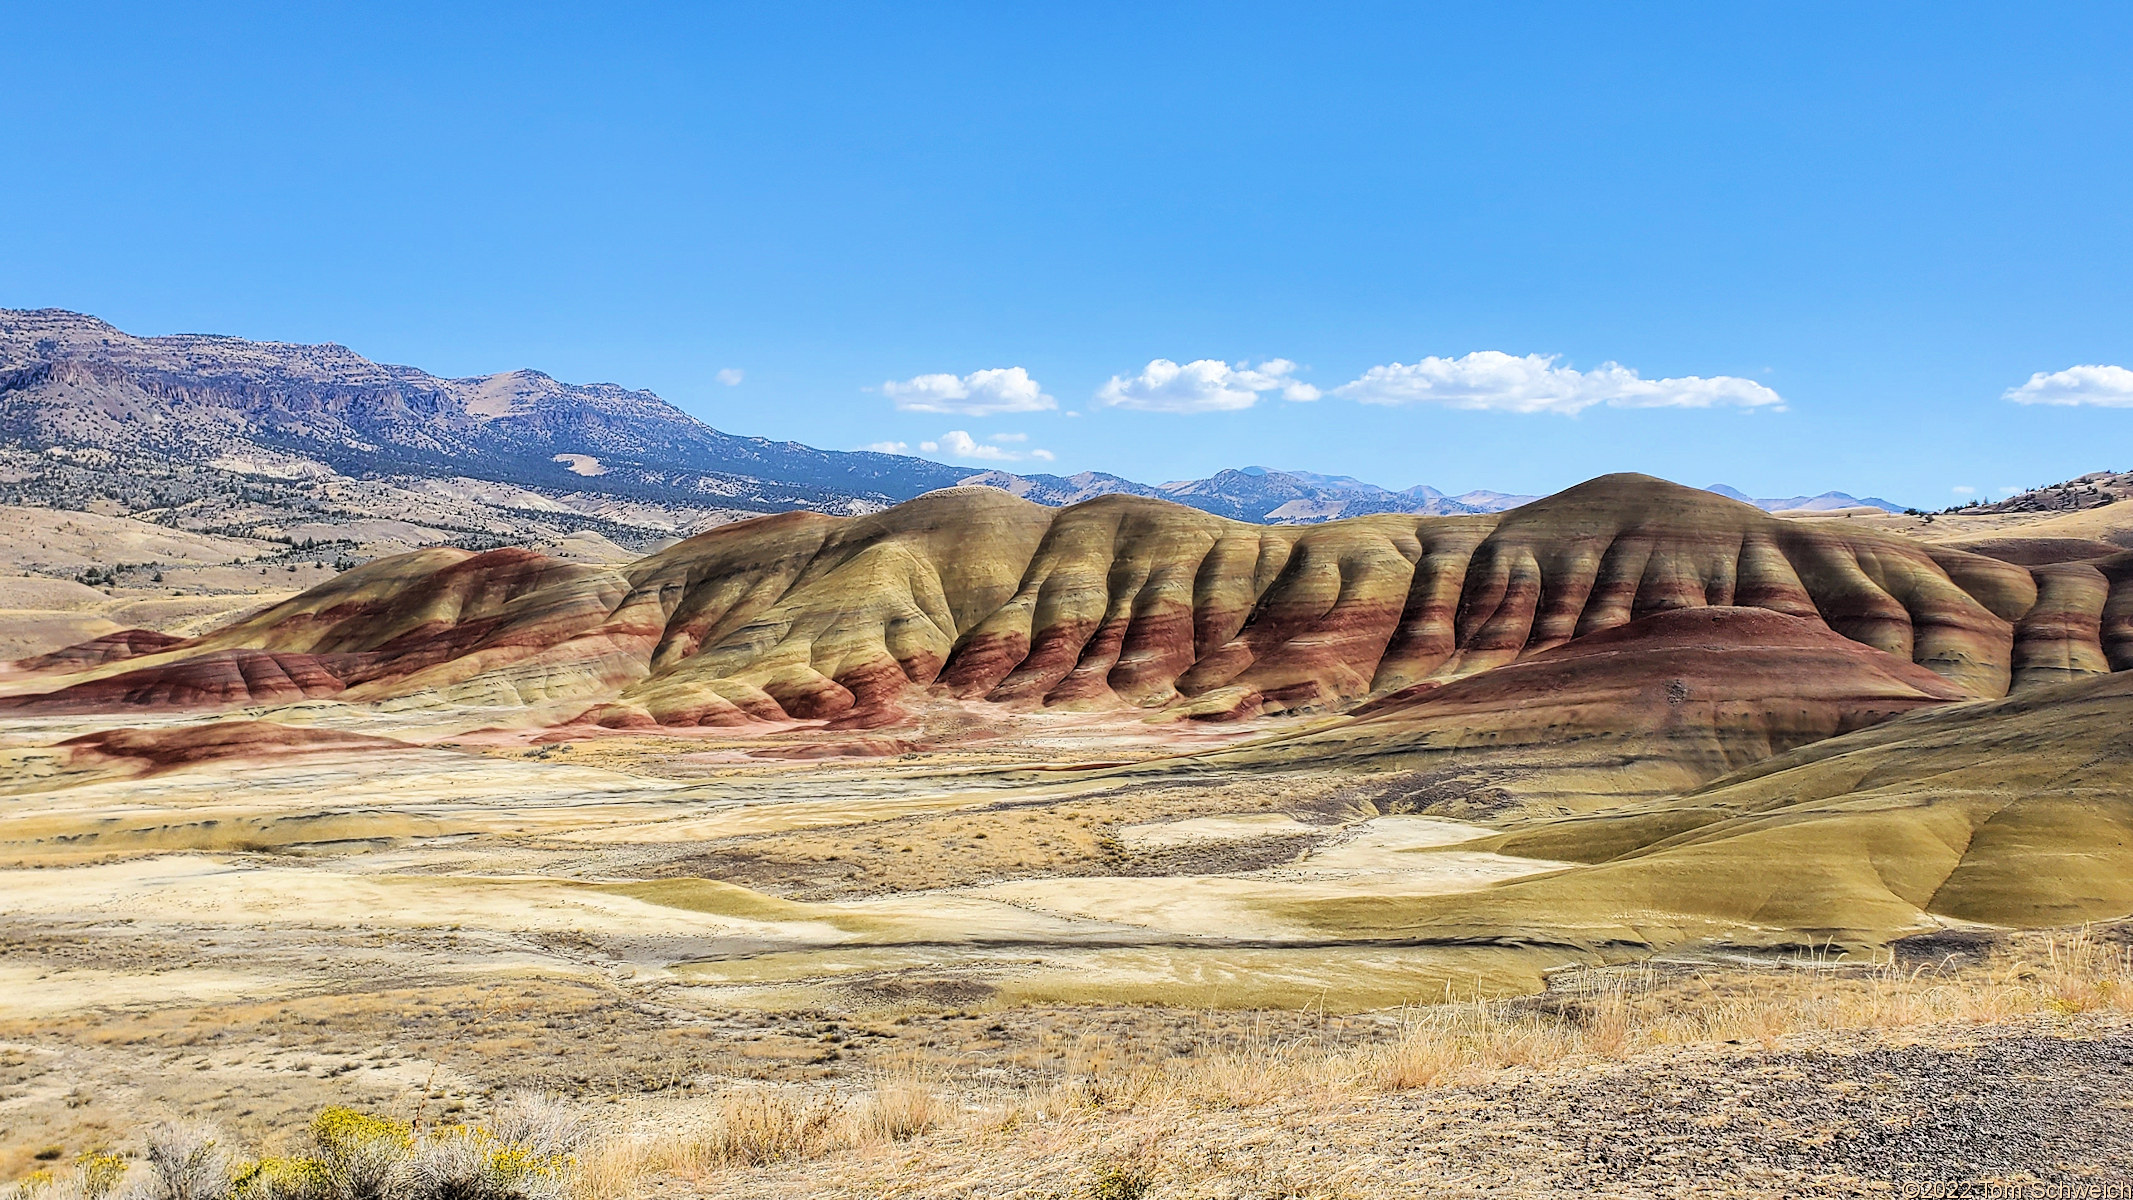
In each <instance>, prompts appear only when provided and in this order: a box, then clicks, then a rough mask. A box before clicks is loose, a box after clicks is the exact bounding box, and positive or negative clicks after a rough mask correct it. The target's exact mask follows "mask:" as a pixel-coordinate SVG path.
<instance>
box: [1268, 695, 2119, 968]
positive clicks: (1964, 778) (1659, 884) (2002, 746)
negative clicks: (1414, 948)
mask: <svg viewBox="0 0 2133 1200" xmlns="http://www.w3.org/2000/svg"><path fill="white" fill-rule="evenodd" d="M2129 709H2133V675H2127V674H2123V673H2121V674H2115V675H2110V676H2100V677H2091V678H2088V679H2085V680H2080V681H2076V682H2071V683H2066V684H2061V685H2058V686H2054V687H2045V688H2038V689H2035V690H2032V691H2027V692H2024V693H2023V694H2021V695H2019V696H2015V697H2012V698H2009V699H2005V700H2000V701H1996V702H1992V703H1988V704H1966V705H1957V706H1950V707H1946V708H1941V709H1935V710H1928V711H1923V712H1919V713H1915V714H1913V715H1910V716H1908V717H1904V718H1902V719H1900V720H1894V721H1890V722H1888V723H1886V724H1883V725H1879V726H1876V727H1874V728H1872V729H1868V730H1863V731H1860V732H1856V733H1852V734H1849V735H1847V736H1843V737H1837V738H1831V739H1829V740H1827V741H1822V742H1817V743H1815V744H1814V745H1812V746H1808V747H1805V748H1803V749H1799V750H1795V751H1793V752H1791V753H1789V754H1784V755H1780V756H1778V757H1775V758H1772V759H1769V760H1767V761H1765V762H1762V763H1759V764H1756V765H1755V766H1752V767H1749V768H1747V769H1746V770H1743V771H1740V772H1738V773H1736V774H1733V775H1729V776H1726V777H1724V778H1721V779H1718V780H1714V781H1712V782H1710V783H1709V784H1708V785H1707V786H1704V787H1702V788H1700V789H1696V790H1694V791H1691V792H1689V793H1687V794H1685V795H1681V796H1678V797H1668V798H1665V799H1659V800H1654V801H1651V802H1649V803H1646V804H1643V805H1633V806H1629V807H1626V808H1619V809H1615V810H1612V811H1607V812H1601V813H1593V814H1590V815H1580V816H1572V817H1567V818H1560V819H1554V820H1545V821H1537V822H1530V823H1528V824H1526V825H1524V826H1522V827H1519V828H1517V829H1514V830H1512V831H1510V832H1508V833H1506V834H1504V835H1501V836H1499V837H1494V838H1489V839H1484V840H1483V841H1480V842H1476V843H1470V844H1469V846H1468V848H1471V849H1495V850H1500V851H1502V852H1504V853H1509V854H1517V855H1526V856H1532V857H1535V858H1546V859H1554V860H1558V861H1570V862H1579V863H1587V864H1591V865H1590V866H1587V867H1583V868H1579V869H1574V870H1568V871H1561V872H1557V873H1554V874H1549V875H1543V876H1537V877H1534V878H1531V879H1524V880H1516V881H1513V882H1510V883H1506V884H1503V885H1501V886H1498V887H1495V888H1491V889H1488V890H1486V891H1482V892H1476V893H1471V894H1468V895H1465V896H1458V897H1447V898H1442V899H1420V900H1386V901H1369V902H1364V903H1363V904H1362V905H1356V904H1347V905H1334V904H1319V903H1313V904H1307V905H1303V906H1300V908H1298V909H1296V910H1294V911H1289V912H1287V913H1285V915H1289V916H1292V917H1300V918H1303V919H1307V920H1312V921H1315V922H1317V923H1319V924H1322V925H1324V926H1326V927H1328V928H1339V929H1344V930H1353V929H1355V928H1357V927H1358V926H1359V925H1360V926H1367V927H1369V928H1371V929H1372V930H1373V931H1375V932H1376V933H1377V934H1378V935H1379V936H1384V937H1392V938H1413V939H1423V940H1437V939H1454V940H1461V941H1467V940H1477V941H1487V940H1491V939H1498V938H1520V937H1527V936H1530V931H1531V930H1533V929H1536V928H1547V929H1549V930H1551V931H1552V933H1551V936H1553V937H1555V938H1558V939H1560V940H1561V941H1563V942H1566V943H1569V944H1575V945H1585V946H1607V945H1613V946H1629V947H1664V946H1672V945H1681V944H1685V943H1695V942H1701V943H1706V944H1709V943H1718V944H1722V945H1723V944H1733V945H1740V946H1749V947H1754V946H1768V945H1785V946H1799V945H1802V944H1806V943H1814V944H1823V943H1825V942H1834V943H1836V944H1839V945H1862V944H1868V945H1870V944H1878V943H1883V942H1886V941H1888V940H1890V939H1891V938H1895V937H1900V936H1903V935H1906V934H1911V933H1917V932H1920V931H1931V930H1936V929H1943V928H1946V926H1947V924H1948V923H1950V922H1982V923H1985V924H1987V925H1999V926H2017V927H2021V926H2043V925H2061V924H2072V923H2078V922H2081V921H2089V920H2109V919H2115V918H2119V917H2122V916H2124V914H2125V913H2126V911H2127V909H2128V908H2129V907H2133V806H2129V805H2128V804H2127V802H2126V795H2125V781H2126V779H2127V777H2128V773H2129V771H2133V750H2129V748H2128V745H2127V742H2126V739H2125V736H2124V734H2125V728H2126V718H2127V714H2128V711H2129Z"/></svg>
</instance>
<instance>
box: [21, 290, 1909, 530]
mask: <svg viewBox="0 0 2133 1200" xmlns="http://www.w3.org/2000/svg"><path fill="white" fill-rule="evenodd" d="M336 478H338V479H358V480H359V479H371V478H382V479H388V480H397V481H409V480H414V481H440V480H441V481H451V480H464V481H471V482H473V483H476V484H481V483H487V484H494V485H503V486H507V487H510V488H516V489H522V490H524V491H526V492H527V493H528V495H529V497H530V499H528V500H527V501H526V503H530V504H531V505H532V507H533V508H534V509H536V510H541V511H544V512H547V511H551V510H554V509H556V508H557V507H558V504H560V505H561V507H562V508H564V509H576V510H586V509H592V508H599V507H602V505H601V504H600V502H599V501H598V500H596V499H588V498H589V497H590V498H597V497H611V498H616V499H619V500H621V501H626V502H630V503H636V504H640V505H641V504H653V505H659V506H665V507H666V508H668V509H670V510H676V516H675V517H673V518H672V519H667V520H652V521H651V522H650V524H648V525H646V524H639V525H632V524H630V523H628V522H624V523H620V524H617V523H615V522H611V521H604V522H600V523H596V524H593V525H588V526H587V529H588V530H589V531H591V532H597V533H600V534H602V535H603V536H609V537H614V538H617V539H620V540H621V542H623V543H624V544H628V545H632V546H634V547H636V548H640V549H641V548H647V547H649V546H651V545H653V544H656V542H657V541H658V540H659V539H660V538H662V537H666V536H671V532H670V531H671V530H674V529H676V528H679V529H680V531H682V532H691V531H693V528H692V526H693V527H697V528H700V527H701V523H702V522H704V521H716V520H722V519H732V518H733V517H734V516H738V515H740V514H745V513H751V512H754V513H760V512H785V511H816V512H829V513H846V514H860V513H866V512H875V511H880V510H882V509H884V508H887V507H889V506H891V505H893V504H897V503H901V502H903V501H906V500H910V499H913V498H916V497H917V496H920V495H923V494H925V493H926V492H929V491H933V490H935V489H938V488H943V487H954V486H964V485H972V486H984V487H994V488H999V489H1001V490H1004V491H1007V492H1009V493H1010V494H1013V495H1017V496H1021V497H1023V498H1025V499H1029V500H1033V501H1036V502H1038V503H1041V504H1046V505H1049V506H1052V507H1059V506H1063V505H1067V504H1074V503H1079V502H1081V501H1084V500H1088V499H1091V498H1093V497H1096V496H1100V495H1112V494H1124V495H1135V496H1144V497H1149V498H1159V499H1166V500H1171V501H1174V502H1176V503H1180V504H1184V505H1186V506H1188V507H1192V508H1197V509H1199V510H1201V511H1203V512H1209V513H1213V514H1215V515H1217V516H1222V517H1227V518H1230V519H1232V520H1241V521H1248V522H1254V523H1262V522H1263V523H1272V524H1314V523H1318V522H1323V521H1327V520H1333V519H1338V518H1343V517H1354V516H1362V515H1368V514H1371V513H1412V514H1424V515H1449V514H1462V513H1465V514H1472V513H1486V512H1501V511H1504V510H1506V509H1509V508H1512V507H1515V506H1517V505H1519V504H1523V503H1527V502H1530V501H1531V500H1533V499H1534V498H1535V497H1532V496H1524V495H1512V494H1507V493H1502V492H1493V491H1479V490H1477V491H1470V492H1467V493H1464V494H1462V495H1458V496H1449V495H1446V494H1445V493H1443V492H1441V491H1439V490H1438V489H1436V488H1433V487H1429V486H1427V485H1417V486H1414V487H1410V488H1407V489H1404V490H1400V491H1394V490H1392V489H1388V488H1383V487H1379V486H1377V485H1375V484H1370V483H1366V482H1364V481H1362V480H1358V479H1354V478H1352V477H1349V476H1337V475H1323V474H1317V473H1314V472H1309V471H1277V470H1270V469H1267V468H1264V467H1244V468H1235V469H1230V470H1224V471H1220V472H1217V473H1216V474H1214V475H1212V476H1209V477H1208V478H1205V479H1195V480H1179V481H1173V482H1167V483H1161V484H1154V485H1150V484H1143V483H1138V482H1136V481H1133V480H1129V479H1126V478H1124V477H1122V476H1118V475H1113V474H1108V473H1105V472H1097V471H1085V472H1081V473H1078V474H1075V475H1071V476H1057V475H1046V474H1032V475H1017V474H1013V473H1010V472H1006V471H973V470H972V469H970V468H966V467H956V466H952V465H948V464H943V463H936V462H932V461H930V460H927V459H922V458H914V457H910V456H906V455H898V454H885V453H881V452H877V451H867V450H851V451H840V450H822V449H817V448H815V447H812V446H808V445H805V444H803V443H800V442H794V441H775V440H772V439H768V438H760V437H749V436H744V435H737V434H730V433H725V432H722V431H720V430H718V429H715V428H713V427H712V426H710V425H708V424H706V423H704V422H703V421H701V420H699V419H697V418H695V417H693V416H691V415H689V414H688V413H686V412H684V411H682V410H681V409H679V408H677V407H675V406H674V405H672V404H670V403H668V402H666V401H665V400H662V399H660V398H659V396H657V395H656V394H655V393H653V392H651V391H648V390H644V389H631V388H625V387H622V386H620V385H617V384H611V383H592V384H570V383H564V382H561V381H559V380H557V379H555V378H554V377H553V376H550V375H548V374H546V373H544V372H541V371H538V370H534V369H532V368H520V369H517V370H511V371H503V372H497V373H495V374H490V375H475V376H466V377H460V378H446V377H442V376H437V375H433V374H430V373H429V372H427V371H423V370H421V369H420V368H416V367H410V366H402V365H396V364H390V363H379V362H376V361H373V360H371V359H368V358H365V357H364V356H362V355H360V354H358V353H356V352H355V351H353V350H351V349H349V348H348V347H346V346H343V345H340V344H338V343H333V342H326V343H318V344H300V343H292V342H271V341H253V340H250V339H246V338H241V337H235V336H231V335H225V334H170V335H163V336H158V337H149V338H143V337H136V336H134V335H131V334H127V333H125V332H123V331H121V330H119V329H118V328H116V327H115V326H113V325H111V324H109V323H108V322H105V321H103V320H101V319H99V318H97V317H94V316H90V315H87V314H82V313H75V312H72V311H69V310H65V309H53V308H46V309H0V490H7V496H6V497H0V498H8V499H13V500H16V501H17V502H31V503H37V502H39V501H42V502H44V503H47V504H51V503H53V502H54V501H55V500H61V501H65V503H66V504H67V506H74V507H79V506H81V505H82V504H84V503H87V502H90V501H92V500H98V499H103V500H109V501H112V502H114V503H117V504H119V505H121V506H122V507H125V508H128V509H131V510H133V511H140V510H144V509H145V510H150V511H154V512H158V513H161V512H164V511H166V510H176V509H178V508H181V507H182V506H184V505H185V504H187V503H191V502H193V501H196V500H198V499H199V498H200V497H201V496H202V495H204V494H207V493H217V492H219V493H239V492H248V491H249V492H259V491H261V490H265V491H275V489H277V488H278V489H280V491H279V492H277V493H276V494H275V495H274V496H272V497H271V498H270V499H269V500H265V501H261V502H260V503H263V504H265V505H266V507H268V508H270V509H271V508H277V507H278V508H281V509H289V510H297V511H311V510H315V509H317V508H318V507H320V503H321V502H320V500H319V498H318V496H317V495H316V493H317V490H318V489H317V488H316V487H313V486H311V484H312V483H316V482H318V481H329V480H333V479H336ZM307 481H308V482H307ZM40 488H41V489H42V491H41V492H40V490H39V489H40ZM350 490H351V489H347V488H343V489H341V494H342V496H343V499H341V500H339V501H336V503H340V504H342V505H344V506H345V504H346V500H345V495H346V493H347V492H349V491H350ZM412 490H415V491H425V490H431V489H430V486H429V484H427V483H420V484H417V485H415V486H414V487H413V489H412ZM1846 499H1849V498H1848V497H1846ZM209 507H214V506H209ZM255 507H257V505H255ZM1891 507H1893V506H1891ZM227 508H228V506H226V505H225V506H222V507H221V508H217V509H216V512H217V513H222V514H223V515H224V516H227V513H226V512H225V511H224V510H225V509H227ZM194 515H195V516H199V519H198V520H195V521H194V522H193V526H192V527H197V528H202V529H211V528H212V529H222V528H233V527H234V525H235V524H236V522H234V521H227V520H220V518H218V517H216V516H214V515H212V514H211V515H205V516H200V515H199V514H194ZM257 515H258V514H256V513H255V514H253V518H254V524H255V525H257V524H258V521H257V520H256V517H257ZM556 520H560V521H561V522H562V525H568V524H569V521H568V519H567V518H556ZM556 520H549V521H546V522H545V523H544V522H543V521H537V520H535V521H529V518H528V517H527V516H526V515H525V513H524V511H523V510H522V508H515V507H514V506H513V504H511V503H492V504H488V505H486V507H478V508H477V509H476V510H474V511H473V513H472V515H471V516H467V517H464V518H462V524H461V527H460V528H459V532H460V534H461V535H462V536H460V537H459V538H458V539H457V541H458V542H462V543H466V544H470V545H472V544H481V545H486V544H494V543H496V542H497V541H499V540H504V541H509V540H528V539H532V538H540V537H552V536H556V535H557V534H558V533H559V532H560V533H568V532H574V531H573V530H569V529H565V528H562V527H561V526H559V525H557V524H556ZM218 521H219V522H220V523H218ZM270 523H271V522H270ZM287 523H288V522H286V521H284V522H281V524H287ZM469 525H471V526H472V527H473V528H467V526H469ZM439 540H440V541H444V540H452V539H448V538H441V539H439ZM401 548H404V547H401Z"/></svg>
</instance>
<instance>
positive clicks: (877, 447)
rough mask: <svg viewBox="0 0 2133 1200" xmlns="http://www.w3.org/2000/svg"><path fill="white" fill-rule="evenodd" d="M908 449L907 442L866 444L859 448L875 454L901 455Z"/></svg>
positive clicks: (908, 444)
mask: <svg viewBox="0 0 2133 1200" xmlns="http://www.w3.org/2000/svg"><path fill="white" fill-rule="evenodd" d="M910 448H911V443H909V442H868V443H867V444H866V445H864V446H861V447H860V449H861V450H872V451H874V452H875V453H876V454H902V453H903V452H904V451H906V450H909V449H910Z"/></svg>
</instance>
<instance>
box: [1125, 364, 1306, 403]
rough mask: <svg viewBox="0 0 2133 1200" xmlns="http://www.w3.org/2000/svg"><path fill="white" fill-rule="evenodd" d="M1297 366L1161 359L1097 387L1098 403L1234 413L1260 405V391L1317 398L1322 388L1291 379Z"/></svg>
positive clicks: (1286, 397)
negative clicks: (1182, 363) (1129, 376)
mask: <svg viewBox="0 0 2133 1200" xmlns="http://www.w3.org/2000/svg"><path fill="white" fill-rule="evenodd" d="M1295 373H1296V364H1295V363H1292V362H1290V361H1289V360H1288V359H1286V358H1270V359H1268V360H1266V361H1265V362H1263V363H1260V364H1259V365H1258V366H1256V367H1255V366H1252V365H1250V364H1249V363H1241V362H1240V363H1238V364H1236V365H1235V366H1231V365H1230V364H1228V363H1226V362H1223V361H1221V360H1220V359H1214V358H1202V359H1198V360H1196V361H1193V362H1189V363H1186V364H1184V365H1183V366H1180V365H1178V364H1177V363H1174V362H1172V361H1170V360H1169V359H1167V358H1158V359H1156V360H1154V361H1153V362H1150V363H1149V364H1148V365H1147V366H1146V367H1143V368H1142V369H1141V372H1140V374H1138V375H1135V376H1133V377H1132V378H1130V379H1129V378H1126V377H1124V376H1121V375H1113V376H1112V377H1111V382H1109V383H1106V384H1105V385H1103V387H1101V388H1099V389H1097V392H1096V402H1097V403H1098V404H1101V405H1104V406H1106V407H1109V408H1132V409H1139V410H1140V411H1142V412H1172V413H1202V412H1232V411H1235V410H1237V409H1240V408H1250V407H1251V406H1252V405H1254V404H1257V403H1258V402H1259V394H1260V393H1261V392H1272V391H1279V392H1280V393H1281V398H1282V399H1284V400H1297V401H1305V400H1316V399H1318V396H1319V392H1318V389H1317V388H1315V387H1312V386H1311V385H1310V384H1308V383H1304V382H1303V381H1301V380H1299V379H1295V378H1292V376H1294V375H1295Z"/></svg>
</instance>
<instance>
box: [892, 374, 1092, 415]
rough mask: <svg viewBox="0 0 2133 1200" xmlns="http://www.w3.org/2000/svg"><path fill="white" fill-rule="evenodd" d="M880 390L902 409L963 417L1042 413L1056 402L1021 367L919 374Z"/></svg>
mask: <svg viewBox="0 0 2133 1200" xmlns="http://www.w3.org/2000/svg"><path fill="white" fill-rule="evenodd" d="M881 391H882V394H883V395H885V396H887V397H888V398H889V399H891V400H894V401H896V407H898V408H900V409H902V410H903V411H905V412H927V413H954V414H956V415H957V416H963V417H989V416H992V415H993V414H995V413H1021V412H1043V411H1044V410H1046V409H1049V408H1056V407H1058V404H1059V402H1058V401H1056V400H1054V399H1052V398H1051V397H1050V396H1047V395H1045V394H1044V389H1043V388H1042V387H1040V386H1038V383H1037V381H1036V380H1034V379H1031V378H1030V377H1029V372H1028V371H1025V370H1023V369H1022V368H1021V367H994V368H992V369H990V370H985V371H972V372H971V373H970V374H968V375H946V374H942V375H920V376H918V377H916V378H914V379H906V380H905V381H903V382H902V383H895V382H890V383H884V384H882V385H881Z"/></svg>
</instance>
